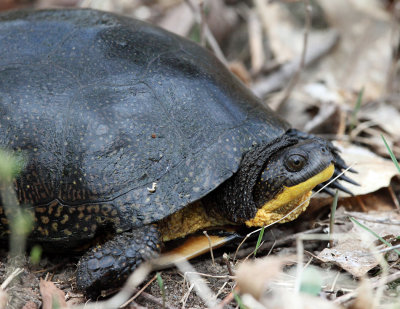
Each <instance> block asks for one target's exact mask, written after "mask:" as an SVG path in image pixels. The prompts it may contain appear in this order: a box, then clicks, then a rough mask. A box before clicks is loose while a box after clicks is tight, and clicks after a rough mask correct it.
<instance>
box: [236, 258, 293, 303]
mask: <svg viewBox="0 0 400 309" xmlns="http://www.w3.org/2000/svg"><path fill="white" fill-rule="evenodd" d="M285 262H286V260H285V258H282V257H267V258H263V259H257V260H253V261H245V262H243V263H242V264H241V265H240V266H239V268H238V270H237V273H236V281H237V287H238V288H239V289H240V292H241V293H243V294H245V293H247V294H250V295H252V296H254V298H256V299H260V297H261V296H262V293H263V292H264V291H265V289H266V287H267V285H268V282H269V281H271V280H272V279H274V278H276V277H277V276H278V275H279V273H280V272H281V269H282V267H283V266H284V265H285Z"/></svg>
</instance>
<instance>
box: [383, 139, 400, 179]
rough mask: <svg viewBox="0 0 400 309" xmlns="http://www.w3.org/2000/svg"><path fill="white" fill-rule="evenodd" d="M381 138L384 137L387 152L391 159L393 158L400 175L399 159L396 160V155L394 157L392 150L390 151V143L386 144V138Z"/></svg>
mask: <svg viewBox="0 0 400 309" xmlns="http://www.w3.org/2000/svg"><path fill="white" fill-rule="evenodd" d="M381 137H382V139H383V142H384V143H385V146H386V149H387V151H388V152H389V155H390V157H391V158H392V161H393V163H394V165H395V166H396V168H397V170H398V171H399V173H400V165H399V162H398V161H397V159H396V157H395V155H394V153H393V151H392V149H390V147H389V145H388V143H387V142H386V139H385V137H384V136H383V134H381Z"/></svg>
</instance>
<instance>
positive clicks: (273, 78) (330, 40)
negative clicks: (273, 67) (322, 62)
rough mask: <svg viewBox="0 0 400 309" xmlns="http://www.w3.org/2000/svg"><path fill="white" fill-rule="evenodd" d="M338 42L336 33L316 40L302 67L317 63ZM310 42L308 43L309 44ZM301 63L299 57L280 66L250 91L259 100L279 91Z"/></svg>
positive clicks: (332, 32)
mask: <svg viewBox="0 0 400 309" xmlns="http://www.w3.org/2000/svg"><path fill="white" fill-rule="evenodd" d="M338 40H339V35H338V33H337V32H336V31H334V30H331V31H327V33H326V36H324V37H323V38H322V39H320V40H318V44H317V43H315V44H310V46H312V48H309V50H308V51H307V53H306V55H305V59H304V66H309V65H310V64H312V63H313V62H315V61H317V60H318V59H320V58H321V57H323V56H324V55H326V54H327V53H329V52H330V51H331V50H332V48H333V47H334V46H335V45H336V43H337V42H338ZM311 42H312V40H311V41H310V43H311ZM300 62H301V57H300V56H299V57H297V58H295V59H293V60H292V61H290V62H288V63H286V64H284V65H282V66H281V67H280V69H279V70H277V71H275V72H274V73H272V74H270V75H268V76H267V77H265V78H262V79H260V80H258V81H257V82H255V83H254V84H253V86H252V87H251V89H252V90H253V92H254V93H255V94H256V95H257V96H259V97H260V98H262V97H265V96H266V95H267V94H269V93H271V92H273V91H276V90H279V89H281V88H282V87H283V86H284V85H285V84H286V82H287V81H288V79H289V78H290V77H291V76H293V74H294V72H296V70H298V68H299V65H300Z"/></svg>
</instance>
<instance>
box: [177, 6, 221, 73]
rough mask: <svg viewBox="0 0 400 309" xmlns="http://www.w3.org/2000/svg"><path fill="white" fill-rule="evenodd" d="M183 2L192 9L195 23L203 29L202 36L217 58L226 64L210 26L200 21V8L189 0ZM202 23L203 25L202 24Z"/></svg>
mask: <svg viewBox="0 0 400 309" xmlns="http://www.w3.org/2000/svg"><path fill="white" fill-rule="evenodd" d="M185 3H186V4H187V5H188V6H189V7H190V9H191V10H192V11H193V14H194V18H195V20H196V23H197V24H198V25H200V26H201V27H202V29H204V36H205V38H206V41H207V43H208V44H210V47H211V49H212V50H213V52H214V54H215V55H216V56H217V58H218V59H219V60H220V61H221V62H222V63H223V64H225V66H227V65H228V61H227V60H226V58H225V56H224V53H223V52H222V49H221V48H220V47H219V45H218V42H217V40H216V39H215V37H214V35H213V34H212V32H211V30H210V28H209V27H208V25H207V23H206V22H203V21H202V13H201V8H200V7H199V6H198V5H194V4H193V3H192V2H191V1H190V0H185ZM202 25H204V26H202Z"/></svg>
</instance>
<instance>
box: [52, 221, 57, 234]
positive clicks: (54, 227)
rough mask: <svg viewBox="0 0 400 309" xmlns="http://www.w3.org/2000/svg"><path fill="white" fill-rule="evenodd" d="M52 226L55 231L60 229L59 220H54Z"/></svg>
mask: <svg viewBox="0 0 400 309" xmlns="http://www.w3.org/2000/svg"><path fill="white" fill-rule="evenodd" d="M51 228H52V229H53V231H55V232H57V231H58V223H57V222H53V223H52V224H51Z"/></svg>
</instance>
